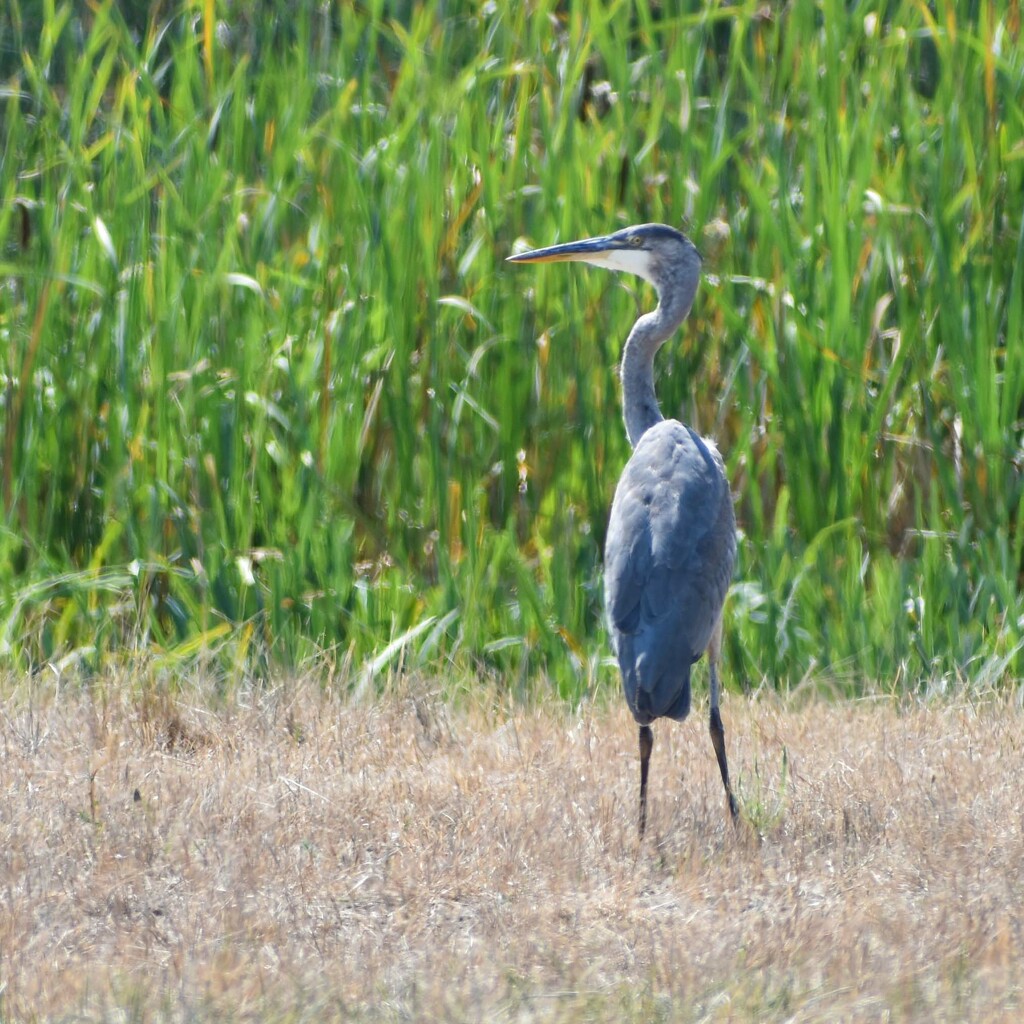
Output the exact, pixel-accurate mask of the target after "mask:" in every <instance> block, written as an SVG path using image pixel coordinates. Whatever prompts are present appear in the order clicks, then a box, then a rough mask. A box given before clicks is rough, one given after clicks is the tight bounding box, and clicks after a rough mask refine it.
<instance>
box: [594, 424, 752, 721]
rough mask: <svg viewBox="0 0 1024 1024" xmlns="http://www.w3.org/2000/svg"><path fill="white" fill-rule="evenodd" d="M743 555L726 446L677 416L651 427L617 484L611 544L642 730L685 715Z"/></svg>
mask: <svg viewBox="0 0 1024 1024" xmlns="http://www.w3.org/2000/svg"><path fill="white" fill-rule="evenodd" d="M735 555H736V527H735V520H734V517H733V508H732V497H731V495H730V493H729V485H728V481H727V479H726V477H725V471H724V468H723V465H722V459H721V456H720V455H719V454H718V450H717V449H716V448H715V446H714V445H713V444H712V443H711V442H709V441H705V440H704V439H702V438H701V437H699V436H698V435H697V434H696V433H695V432H694V431H693V430H691V429H690V428H689V427H686V426H684V425H683V424H681V423H678V422H676V421H675V420H663V421H661V422H660V423H657V424H655V425H653V426H652V427H650V429H648V430H647V431H646V432H645V433H644V434H643V436H642V437H641V438H640V441H639V443H638V444H637V446H636V449H635V450H634V452H633V456H632V458H631V459H630V460H629V463H628V464H627V465H626V469H625V471H624V472H623V474H622V477H621V479H620V480H619V484H618V487H617V488H616V490H615V498H614V501H613V502H612V510H611V517H610V520H609V524H608V536H607V542H606V545H605V600H606V607H607V612H608V626H609V630H610V632H611V637H612V644H613V646H614V649H615V653H616V655H617V657H618V661H619V666H620V668H621V669H622V680H623V689H624V691H625V695H626V700H627V702H628V704H629V707H630V710H631V711H632V713H633V717H634V718H635V719H636V720H637V721H638V722H639V723H640V724H641V725H644V724H648V723H649V722H651V721H653V720H654V719H655V718H659V717H662V716H665V717H669V718H675V719H677V720H681V719H683V718H685V717H686V715H687V713H688V711H689V707H690V666H691V665H692V664H693V663H694V662H695V661H697V659H698V658H700V656H701V654H702V653H703V652H704V650H705V648H706V647H707V645H708V642H709V640H710V639H711V634H712V631H713V630H714V628H715V624H716V623H717V621H718V618H719V616H720V615H721V611H722V604H723V602H724V600H725V594H726V591H727V590H728V587H729V581H730V579H731V577H732V570H733V563H734V561H735Z"/></svg>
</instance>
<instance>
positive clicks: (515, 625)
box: [0, 0, 1024, 698]
mask: <svg viewBox="0 0 1024 1024" xmlns="http://www.w3.org/2000/svg"><path fill="white" fill-rule="evenodd" d="M299 6H300V9H299V10H298V11H293V10H292V9H291V7H290V6H288V5H282V4H277V3H271V2H269V0H268V2H264V3H263V4H260V5H258V6H257V7H255V8H253V7H250V6H245V5H237V4H231V3H227V2H218V3H215V2H213V0H207V2H204V3H199V2H181V3H177V4H172V5H162V6H161V7H159V8H158V9H157V14H156V15H154V16H153V17H152V18H151V19H150V20H148V21H147V20H146V19H145V18H144V17H142V18H139V17H135V18H134V20H132V21H131V22H130V23H128V22H126V21H125V20H124V16H122V14H121V13H119V9H118V7H117V6H116V5H113V4H110V3H106V4H100V5H97V6H95V7H92V8H89V9H88V10H84V9H82V8H81V7H80V6H79V5H77V4H71V3H65V4H57V3H52V2H51V3H47V4H44V5H43V7H42V10H41V11H40V10H39V9H37V8H36V7H35V6H34V5H33V6H32V7H31V9H30V8H29V6H28V5H24V4H21V3H19V0H14V2H13V3H12V4H11V5H10V6H9V7H8V8H7V10H6V13H3V14H0V31H2V40H3V43H2V46H3V48H4V49H3V53H2V56H0V61H2V67H3V73H4V76H5V80H4V84H3V87H2V96H0V102H2V103H3V121H2V124H3V136H4V138H3V153H2V155H0V245H2V247H3V248H2V257H0V260H2V262H0V273H2V275H3V279H4V281H3V285H2V287H0V334H2V340H3V344H2V346H0V374H2V379H0V381H2V391H0V422H2V437H0V445H2V451H0V458H2V467H0V497H2V507H3V514H4V521H3V527H2V530H0V657H2V658H3V659H5V660H7V661H10V662H13V663H15V664H18V665H21V666H36V665H40V664H42V663H44V662H47V661H50V662H59V663H62V664H63V663H66V662H67V661H68V660H72V661H76V662H79V663H81V664H82V665H83V666H84V667H86V668H92V667H96V666H98V665H100V664H102V663H103V661H104V660H105V659H108V658H109V657H111V656H113V655H114V654H116V653H117V652H121V651H123V650H124V649H125V648H127V649H129V650H144V651H147V652H157V653H158V654H159V656H160V657H162V658H165V659H167V662H168V663H169V664H172V665H173V664H174V663H175V661H176V660H177V659H179V658H192V657H195V656H197V655H201V656H204V657H205V656H207V655H213V656H215V657H217V658H219V659H221V661H222V662H223V663H224V664H225V665H226V666H228V667H229V668H237V667H247V668H251V667H252V666H253V665H257V666H258V665H260V664H263V663H264V662H263V659H265V658H267V657H270V658H273V659H279V660H282V661H284V662H292V663H295V662H301V661H303V660H304V659H306V658H308V657H310V656H311V655H312V654H313V653H322V654H326V656H327V657H328V659H329V660H331V661H334V662H337V663H339V664H341V663H345V664H348V665H359V666H362V667H363V668H364V672H363V675H362V678H364V679H365V680H366V682H367V684H368V685H370V684H372V682H373V679H374V677H375V675H376V674H378V673H382V672H385V671H387V670H390V669H393V668H394V667H396V666H398V665H403V664H404V665H419V666H429V667H442V666H443V667H445V668H446V669H447V668H451V669H453V670H454V672H453V675H454V678H457V679H469V678H472V677H476V676H480V675H482V676H484V677H492V678H493V679H494V680H496V681H497V682H498V684H499V685H502V686H507V687H510V688H512V689H514V690H519V689H528V688H531V687H533V686H535V685H536V681H537V680H538V679H539V678H547V679H550V680H551V683H552V685H553V686H554V687H555V688H556V689H557V691H558V692H559V693H560V694H562V695H563V696H566V697H570V698H576V697H578V696H579V695H580V694H581V693H583V692H584V691H585V690H587V689H589V688H592V687H594V686H595V685H597V684H599V683H600V682H601V681H602V680H604V679H609V680H610V679H611V678H612V670H611V668H610V666H608V665H607V663H606V660H605V650H606V644H605V639H604V636H603V632H602V630H603V627H602V617H601V585H600V572H601V570H600V551H601V544H602V541H603V532H604V524H605V519H606V513H607V506H608V504H609V500H610V496H611V492H612V489H613V486H614V482H615V479H616V477H617V475H618V473H619V471H620V469H621V467H622V466H623V465H624V463H625V461H626V458H627V457H628V446H627V442H626V440H625V436H624V432H623V429H622V425H621V418H620V407H619V396H618V389H617V381H616V375H615V371H614V364H615V363H616V361H617V358H618V354H619V350H620V345H621V341H622V339H623V338H624V337H625V335H626V333H627V331H628V329H629V326H630V324H631V322H632V320H633V318H634V317H635V315H636V313H637V310H638V309H639V308H642V307H643V306H644V305H649V304H650V302H651V301H652V298H651V295H650V294H649V293H648V291H647V290H646V288H644V287H641V285H640V283H639V282H634V281H619V280H616V279H614V278H613V277H610V276H608V275H604V274H602V273H600V272H597V271H588V270H581V269H580V268H565V267H551V268H533V269H530V270H526V269H523V268H517V269H512V268H508V267H506V266H505V265H504V264H503V259H504V257H505V256H506V255H507V254H508V253H509V252H511V251H512V248H513V246H514V245H515V243H516V241H517V239H519V238H521V237H522V238H526V239H528V240H529V241H530V242H531V243H536V244H544V243H548V242H553V241H556V240H559V239H568V238H570V237H574V236H584V235H587V234H594V233H598V232H602V231H605V230H609V229H612V228H615V227H618V226H622V225H624V224H626V223H630V222H637V221H643V220H665V221H668V222H670V223H675V224H683V225H685V226H687V227H688V230H689V231H690V232H691V234H692V235H693V236H694V238H695V240H696V241H697V242H698V244H699V245H700V246H701V247H702V248H703V249H704V250H705V252H706V255H707V257H708V260H707V270H708V275H707V279H706V282H705V285H704V287H703V288H702V291H701V292H700V294H699V297H698V301H697V304H696V307H695V310H694V313H693V315H692V317H691V319H690V321H689V323H688V324H687V326H686V328H685V333H684V334H682V335H680V338H679V340H678V343H674V344H673V345H671V346H669V351H667V352H666V354H664V355H663V356H662V357H661V362H660V364H659V371H660V374H661V380H660V384H659V389H660V394H661V398H662V404H663V407H664V408H665V409H666V411H667V412H668V413H670V414H673V415H681V416H683V417H685V418H687V419H688V420H689V421H690V422H695V423H696V424H697V425H699V426H700V428H701V429H702V430H704V431H706V432H711V433H714V434H715V436H716V437H717V438H718V439H719V442H720V444H721V447H722V448H723V450H724V451H725V453H726V455H727V461H728V467H729V472H730V475H731V477H732V480H733V483H734V488H735V490H736V492H737V502H738V504H737V509H738V518H739V521H740V525H741V528H742V530H743V533H744V538H743V542H742V544H741V548H740V550H741V556H740V562H739V566H738V569H737V574H736V582H735V586H734V589H733V596H732V599H731V600H730V602H729V605H728V609H727V615H728V617H729V627H728V630H727V634H728V640H727V644H726V658H727V666H726V668H727V673H726V674H727V676H728V677H729V678H730V679H731V680H734V681H735V680H741V681H745V682H747V683H754V684H756V683H760V682H761V681H762V680H763V679H767V680H769V681H771V682H774V683H779V684H785V683H786V682H788V681H794V680H798V679H801V678H803V677H805V676H807V675H809V674H810V675H819V674H820V675H824V676H828V677H831V678H835V679H839V680H844V681H848V682H849V683H850V685H852V686H856V685H857V684H858V683H859V682H860V681H861V680H871V681H873V682H883V683H890V684H892V685H906V686H917V685H941V684H942V683H943V682H944V681H948V680H950V679H953V678H956V677H966V678H969V679H977V678H980V677H983V678H985V679H994V680H998V679H1001V678H1004V677H1006V676H1007V675H1016V674H1019V671H1020V667H1021V655H1020V648H1021V644H1022V642H1024V636H1022V614H1024V609H1022V607H1021V599H1020V597H1019V594H1018V580H1019V577H1020V572H1021V565H1022V545H1024V535H1022V533H1021V530H1020V529H1019V519H1020V512H1021V503H1022V501H1024V491H1022V488H1021V481H1020V448H1021V435H1022V429H1021V409H1022V400H1024V347H1022V345H1024V338H1022V304H1024V280H1022V274H1024V271H1022V269H1021V267H1022V265H1024V259H1022V257H1024V101H1022V97H1024V48H1022V46H1021V41H1020V12H1019V8H1018V6H1017V5H1016V4H1013V5H1010V6H1009V7H1008V9H1007V11H1005V12H1004V11H1002V10H1001V9H1000V10H997V9H996V7H995V6H994V5H989V4H978V5H975V6H976V8H977V9H976V11H974V12H973V13H972V14H971V16H970V17H967V16H966V15H965V14H964V13H963V12H962V10H961V8H960V7H959V6H958V5H956V4H953V3H942V2H940V3H938V4H937V5H936V7H935V9H934V10H933V9H930V8H928V7H926V6H924V5H922V4H918V3H910V2H898V0H897V2H893V3H889V4H884V5H869V4H858V5H848V4H845V3H839V2H834V0H822V2H821V3H820V4H817V5H815V6H811V5H790V6H789V7H785V8H780V9H778V10H773V11H772V12H771V13H770V14H769V13H767V9H765V8H764V7H763V5H760V4H755V3H741V4H734V5H724V4H711V5H707V6H701V5H693V6H692V8H691V10H690V11H689V12H687V13H684V14H680V15H672V16H670V15H669V14H668V13H667V12H666V11H665V10H663V9H662V8H661V7H660V6H659V5H656V4H650V3H645V2H640V3H638V4H635V5H624V4H610V5H607V6H606V7H603V8H599V7H598V6H597V5H592V4H589V3H582V2H571V3H569V4H556V3H554V2H553V0H540V2H538V3H534V4H531V5H523V6H522V7H521V9H519V10H508V9H506V7H505V5H481V4H474V3H468V2H467V3H454V4H449V3H441V2H439V0H428V2H425V3H420V4H394V5H389V4H385V3H383V2H382V0H374V2H370V3H367V4H363V5H352V4H347V3H338V4H323V5H320V6H318V7H316V8H313V9H310V8H309V7H308V6H307V5H299Z"/></svg>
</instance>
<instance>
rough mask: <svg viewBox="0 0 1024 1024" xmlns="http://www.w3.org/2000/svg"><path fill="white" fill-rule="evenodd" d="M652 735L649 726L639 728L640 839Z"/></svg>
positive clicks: (645, 816)
mask: <svg viewBox="0 0 1024 1024" xmlns="http://www.w3.org/2000/svg"><path fill="white" fill-rule="evenodd" d="M653 748H654V733H653V732H652V731H651V727H650V726H649V725H641V726H640V838H641V839H643V837H644V829H645V828H646V827H647V770H648V768H650V765H651V750H652V749H653Z"/></svg>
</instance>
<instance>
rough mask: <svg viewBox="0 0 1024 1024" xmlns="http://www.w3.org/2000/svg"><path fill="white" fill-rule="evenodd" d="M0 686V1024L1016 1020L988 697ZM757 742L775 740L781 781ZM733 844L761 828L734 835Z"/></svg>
mask: <svg viewBox="0 0 1024 1024" xmlns="http://www.w3.org/2000/svg"><path fill="white" fill-rule="evenodd" d="M135 689H136V693H135V695H134V696H133V697H130V698H129V697H128V696H126V695H125V694H126V692H127V691H130V690H131V687H125V686H122V687H120V688H113V687H111V689H110V690H109V691H108V696H107V697H106V698H104V697H103V696H102V694H101V693H100V691H95V692H94V694H93V695H92V696H88V697H82V696H76V695H72V694H69V693H63V694H56V695H54V694H53V693H50V694H49V695H48V696H47V697H46V698H45V699H43V698H41V697H39V696H38V695H36V696H35V697H34V698H30V697H28V696H26V693H25V691H24V690H19V689H18V688H17V687H14V688H13V689H12V688H11V687H8V689H7V692H8V693H9V694H12V695H10V696H9V697H8V698H7V699H6V701H5V703H3V704H0V712H2V714H0V730H2V735H0V743H2V751H3V766H4V767H3V776H2V782H0V787H2V792H0V886H2V894H3V903H4V906H3V913H2V915H0V990H2V994H0V1019H2V1020H20V1019H55V1020H59V1019H72V1018H74V1019H81V1017H83V1016H84V1017H86V1018H88V1019H97V1018H102V1019H118V1020H125V1019H128V1020H154V1019H177V1020H181V1019H192V1018H199V1019H204V1018H211V1017H215V1018H217V1019H221V1020H225V1019H226V1020H281V1021H298V1020H313V1019H316V1020H323V1019H345V1020H364V1021H378V1020H458V1019H473V1020H479V1019H487V1020H512V1021H525V1020H565V1021H568V1020H574V1021H575V1020H593V1021H616V1020H651V1019H665V1020H673V1021H675V1020H679V1021H688V1020H694V1021H696V1020H710V1021H719V1020H741V1021H742V1020H750V1021H754V1020H769V1019H772V1020H776V1019H777V1020H783V1019H785V1020H792V1021H812V1020H813V1021H818V1020H820V1021H839V1020H864V1021H875V1020H904V1021H910V1020H914V1021H916V1020H921V1021H924V1020H929V1021H934V1020H985V1021H999V1020H1007V1021H1009V1020H1016V1019H1019V1017H1020V1014H1021V1012H1022V1008H1024V1006H1022V1004H1024V995H1022V983H1024V966H1021V962H1022V959H1024V957H1022V952H1021V951H1022V950H1024V910H1022V905H1024V838H1022V828H1024V801H1022V799H1021V796H1020V785H1021V779H1022V777H1024V771H1022V769H1024V715H1022V713H1021V711H1020V709H1019V707H1018V705H1017V703H1016V702H1012V703H1011V702H1010V701H1007V700H996V699H992V700H988V701H985V702H981V703H977V704H973V705H972V704H970V703H966V702H964V703H958V704H955V705H954V704H942V705H933V706H929V707H924V706H920V705H917V704H914V705H904V706H897V705H894V704H893V703H892V702H890V701H884V700H878V701H866V702H859V703H821V702H817V701H810V702H806V701H805V702H793V701H790V702H789V703H788V704H784V703H781V702H779V701H777V700H775V699H772V698H760V699H755V700H753V701H747V700H745V699H743V698H741V697H738V696H735V695H730V696H728V697H727V699H726V704H725V706H724V711H725V717H726V727H727V730H728V743H729V748H730V752H731V756H732V760H733V765H734V770H735V773H736V775H737V776H738V778H739V783H740V793H741V798H742V802H743V804H744V806H745V808H746V810H747V814H748V816H749V817H750V818H752V819H753V820H754V821H755V822H756V823H757V825H758V826H759V828H753V827H751V826H749V825H748V826H745V827H744V828H742V829H741V830H739V831H738V832H734V830H733V829H732V827H731V826H730V825H729V824H728V822H727V821H726V819H725V813H724V805H723V799H722V794H721V787H720V782H719V780H718V778H717V771H716V768H715V763H714V757H713V754H712V751H711V744H710V741H709V740H708V738H707V734H706V731H705V729H704V726H703V723H702V720H701V719H702V717H703V716H702V715H700V717H695V718H694V719H691V720H690V721H689V722H687V723H686V724H685V725H684V726H682V727H678V726H671V725H666V726H662V727H661V728H659V729H658V730H657V731H656V744H655V755H654V761H653V762H652V773H653V775H652V778H653V794H654V796H653V803H652V808H651V828H650V832H649V836H648V841H646V842H645V845H644V847H643V848H642V849H641V850H639V852H638V848H637V843H636V838H635V835H634V829H635V806H634V801H635V796H636V794H635V782H636V761H635V757H636V754H635V738H634V729H633V726H632V724H631V721H630V720H629V719H628V718H627V715H626V714H625V713H624V712H623V711H622V710H621V709H619V708H618V706H615V707H614V708H613V709H611V710H590V711H588V712H587V713H586V714H583V715H579V716H571V715H568V714H567V713H564V712H563V711H560V710H557V709H556V710H525V711H524V710H517V711H512V712H505V711H495V710H488V709H486V708H482V707H481V708H476V709H452V708H451V707H450V706H448V705H446V704H444V703H442V702H440V701H439V700H437V699H436V698H432V697H431V696H429V695H420V696H414V695H407V696H395V697H391V698H389V699H387V700H385V701H383V702H382V703H380V704H378V705H377V706H372V707H364V706H351V705H350V704H346V703H344V702H342V701H340V700H338V699H336V698H333V697H331V696H330V695H323V694H322V693H321V692H320V691H319V689H318V688H317V687H316V686H314V685H308V684H293V685H289V686H283V687H281V688H279V689H277V690H274V691H273V692H268V693H265V694H264V695H262V696H254V697H253V698H252V700H251V702H250V703H249V704H248V706H246V704H245V702H244V701H242V700H238V701H234V702H231V704H230V706H229V707H227V708H225V709H222V710H218V711H211V710H210V707H209V704H208V703H205V702H203V701H202V700H200V699H198V698H197V700H196V701H195V703H193V704H190V703H189V702H188V700H187V699H183V698H178V699H177V700H173V701H172V700H171V699H169V698H167V697H159V696H154V695H153V694H152V693H149V694H142V695H140V694H139V693H138V688H137V687H136V688H135ZM784 752H786V753H788V772H787V771H786V770H785V769H786V766H785V764H784V760H783V758H784ZM759 833H760V834H759Z"/></svg>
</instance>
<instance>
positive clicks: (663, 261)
mask: <svg viewBox="0 0 1024 1024" xmlns="http://www.w3.org/2000/svg"><path fill="white" fill-rule="evenodd" d="M508 260H509V262H510V263H553V262H556V261H562V260H579V261H582V262H584V263H592V264H593V265H594V266H595V267H607V268H608V269H609V270H624V271H626V272H627V273H630V274H637V275H638V276H639V277H642V278H643V279H644V280H645V281H649V282H650V283H651V284H653V285H654V287H655V288H657V289H658V292H659V294H661V293H663V292H664V291H665V290H666V289H668V288H671V287H672V286H673V285H677V286H678V285H683V284H685V285H687V286H689V287H690V288H692V289H695V288H696V285H697V280H698V278H699V276H700V264H701V258H700V253H699V252H698V251H697V247H696V246H695V245H694V244H693V242H691V241H690V240H689V239H688V238H687V237H686V235H684V234H683V233H682V232H681V231H676V229H675V228H670V227H669V226H668V225H667V224H637V225H634V226H633V227H629V228H623V229H622V230H621V231H616V232H615V233H614V234H611V235H601V236H600V237H598V238H586V239H584V240H583V241H581V242H566V243H565V244H564V245H551V246H548V247H547V248H546V249H531V250H530V251H529V252H520V253H516V255H514V256H509V257H508ZM691 296H692V292H691Z"/></svg>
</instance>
